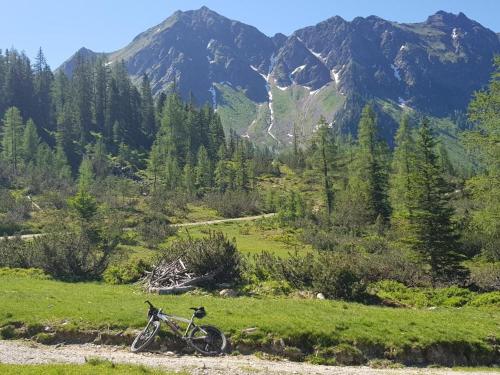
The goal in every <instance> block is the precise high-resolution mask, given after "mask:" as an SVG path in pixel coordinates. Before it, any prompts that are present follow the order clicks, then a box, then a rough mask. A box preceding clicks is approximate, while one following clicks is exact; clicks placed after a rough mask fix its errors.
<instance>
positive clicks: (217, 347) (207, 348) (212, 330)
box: [188, 326, 227, 355]
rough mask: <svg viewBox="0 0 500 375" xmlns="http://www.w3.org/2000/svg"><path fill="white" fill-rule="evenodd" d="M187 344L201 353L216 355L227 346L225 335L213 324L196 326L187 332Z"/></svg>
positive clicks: (222, 351)
mask: <svg viewBox="0 0 500 375" xmlns="http://www.w3.org/2000/svg"><path fill="white" fill-rule="evenodd" d="M188 343H189V345H191V346H192V347H193V348H194V349H195V350H196V351H197V352H198V353H201V354H203V355H218V354H222V353H224V351H225V350H226V348H227V340H226V336H224V334H223V333H222V332H221V331H220V330H219V329H218V328H217V327H214V326H196V327H194V328H193V329H192V330H191V332H189V340H188Z"/></svg>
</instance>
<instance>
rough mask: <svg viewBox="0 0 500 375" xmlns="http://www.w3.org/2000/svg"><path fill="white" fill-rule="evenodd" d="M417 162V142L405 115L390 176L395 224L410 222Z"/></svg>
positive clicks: (398, 132) (399, 130) (395, 148)
mask: <svg viewBox="0 0 500 375" xmlns="http://www.w3.org/2000/svg"><path fill="white" fill-rule="evenodd" d="M414 163H415V142H414V139H413V137H412V135H411V129H410V124H409V117H408V116H407V115H404V116H403V118H402V119H401V123H400V125H399V129H398V131H397V133H396V137H395V147H394V154H393V159H392V168H391V169H392V173H391V176H390V181H389V182H390V190H389V196H390V202H391V207H392V222H393V224H394V225H396V226H398V225H400V224H401V225H404V223H408V218H409V214H410V202H411V199H412V195H411V175H412V173H413V168H414Z"/></svg>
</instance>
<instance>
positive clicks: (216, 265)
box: [161, 232, 243, 284]
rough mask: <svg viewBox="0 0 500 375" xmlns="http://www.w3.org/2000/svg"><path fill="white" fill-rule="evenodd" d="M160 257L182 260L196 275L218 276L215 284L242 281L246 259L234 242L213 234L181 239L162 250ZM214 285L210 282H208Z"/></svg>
mask: <svg viewBox="0 0 500 375" xmlns="http://www.w3.org/2000/svg"><path fill="white" fill-rule="evenodd" d="M161 258H162V259H164V260H166V261H168V262H170V261H175V260H176V259H179V258H182V261H183V262H184V264H185V265H186V266H187V267H188V269H189V270H190V272H193V273H194V274H196V275H205V274H208V273H216V276H215V278H214V280H213V283H233V282H239V281H240V278H241V270H242V263H243V260H242V258H241V256H240V253H239V252H238V251H237V249H236V246H235V244H234V242H232V241H230V240H228V239H227V238H226V237H225V236H224V234H223V233H220V232H217V233H216V232H210V233H209V235H208V236H207V237H204V238H200V239H192V238H190V239H187V240H179V241H175V242H174V243H172V245H171V246H170V247H169V248H167V249H165V250H163V251H162V255H161ZM209 284H211V283H209Z"/></svg>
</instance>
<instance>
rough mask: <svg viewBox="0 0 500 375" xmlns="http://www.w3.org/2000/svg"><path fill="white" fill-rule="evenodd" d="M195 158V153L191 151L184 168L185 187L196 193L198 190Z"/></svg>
mask: <svg viewBox="0 0 500 375" xmlns="http://www.w3.org/2000/svg"><path fill="white" fill-rule="evenodd" d="M193 159H194V158H193V154H191V152H189V153H188V155H187V156H186V163H185V164H184V170H183V181H184V188H185V189H186V191H187V192H188V193H189V194H194V193H195V191H196V173H195V167H194V160H193Z"/></svg>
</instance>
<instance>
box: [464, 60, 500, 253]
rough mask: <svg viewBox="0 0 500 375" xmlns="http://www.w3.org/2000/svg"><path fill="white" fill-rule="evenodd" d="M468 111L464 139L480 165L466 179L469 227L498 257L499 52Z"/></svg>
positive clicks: (499, 206) (499, 163) (499, 190)
mask: <svg viewBox="0 0 500 375" xmlns="http://www.w3.org/2000/svg"><path fill="white" fill-rule="evenodd" d="M468 115H469V120H470V122H471V123H472V124H474V130H473V131H471V132H468V133H466V136H465V143H466V145H467V146H468V147H469V149H471V150H472V151H473V152H474V155H475V156H476V157H479V159H480V160H481V164H482V165H483V166H484V170H482V171H481V173H479V174H478V175H477V176H475V177H473V178H471V179H469V180H468V181H467V188H468V189H469V191H471V192H472V197H473V202H474V204H475V210H474V212H473V213H472V223H471V226H472V228H471V229H472V230H473V231H477V232H479V233H481V238H482V247H483V249H482V252H483V254H484V255H485V256H486V257H487V258H489V259H492V260H500V56H498V57H496V58H495V70H494V72H493V74H492V77H491V82H490V85H489V87H488V88H487V90H484V91H481V92H478V93H476V94H475V97H474V99H473V101H472V102H471V104H470V106H469V113H468Z"/></svg>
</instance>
